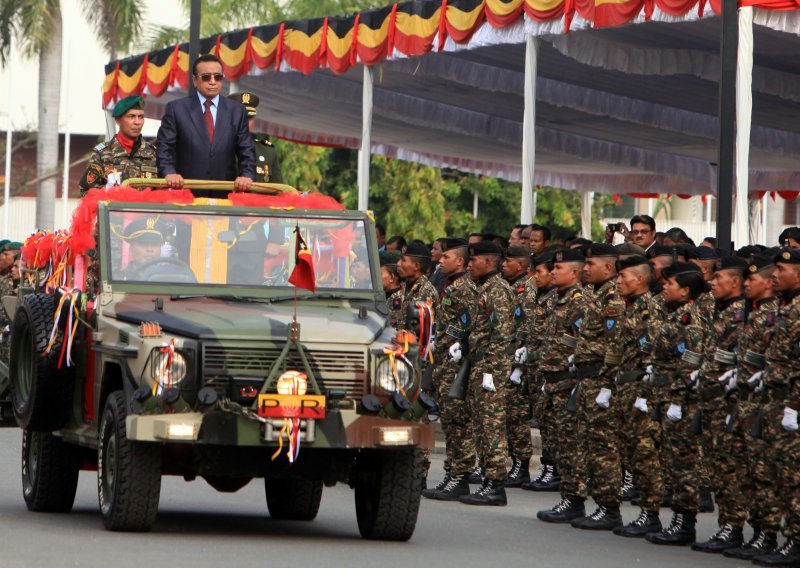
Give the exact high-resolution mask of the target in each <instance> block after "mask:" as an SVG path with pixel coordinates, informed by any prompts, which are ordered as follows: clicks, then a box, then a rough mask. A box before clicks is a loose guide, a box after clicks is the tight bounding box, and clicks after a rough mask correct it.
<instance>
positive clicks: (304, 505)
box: [264, 477, 322, 521]
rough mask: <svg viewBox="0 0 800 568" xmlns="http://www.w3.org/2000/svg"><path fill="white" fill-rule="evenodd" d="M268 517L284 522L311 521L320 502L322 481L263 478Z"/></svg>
mask: <svg viewBox="0 0 800 568" xmlns="http://www.w3.org/2000/svg"><path fill="white" fill-rule="evenodd" d="M264 489H265V492H266V494H267V508H268V509H269V516H270V517H272V518H273V519H278V520H284V521H313V520H314V519H315V518H316V517H317V513H318V512H319V504H320V501H322V480H317V479H281V478H277V477H265V478H264Z"/></svg>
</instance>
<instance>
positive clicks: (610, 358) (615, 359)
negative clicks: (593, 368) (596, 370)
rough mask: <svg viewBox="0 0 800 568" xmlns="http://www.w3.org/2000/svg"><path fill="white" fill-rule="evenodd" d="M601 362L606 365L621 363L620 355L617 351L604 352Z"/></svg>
mask: <svg viewBox="0 0 800 568" xmlns="http://www.w3.org/2000/svg"><path fill="white" fill-rule="evenodd" d="M603 363H605V364H606V365H613V366H616V365H619V364H620V363H622V355H620V354H619V353H606V356H605V357H603Z"/></svg>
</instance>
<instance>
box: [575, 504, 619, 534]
mask: <svg viewBox="0 0 800 568" xmlns="http://www.w3.org/2000/svg"><path fill="white" fill-rule="evenodd" d="M570 524H571V525H572V526H573V527H575V528H576V529H584V530H594V531H613V530H614V529H616V528H618V527H621V526H622V515H620V512H619V505H600V506H599V507H597V509H596V510H595V512H594V513H592V514H591V515H587V516H585V517H583V518H579V519H575V520H573V521H572V523H570Z"/></svg>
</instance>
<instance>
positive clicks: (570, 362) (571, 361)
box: [567, 355, 578, 373]
mask: <svg viewBox="0 0 800 568" xmlns="http://www.w3.org/2000/svg"><path fill="white" fill-rule="evenodd" d="M577 370H578V369H577V367H575V355H570V356H569V357H567V371H569V372H570V373H574V372H575V371H577Z"/></svg>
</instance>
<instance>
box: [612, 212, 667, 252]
mask: <svg viewBox="0 0 800 568" xmlns="http://www.w3.org/2000/svg"><path fill="white" fill-rule="evenodd" d="M615 233H619V234H621V235H622V236H623V237H625V242H630V243H633V244H635V245H638V246H640V247H642V248H643V249H644V251H645V253H646V252H647V251H648V250H649V249H650V247H652V246H653V244H655V242H656V222H655V219H653V218H652V217H651V216H650V215H634V216H633V217H632V218H631V228H630V230H629V229H628V227H626V226H625V223H609V224H608V225H606V232H605V239H606V242H607V243H613V241H614V234H615Z"/></svg>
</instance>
